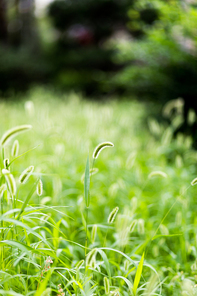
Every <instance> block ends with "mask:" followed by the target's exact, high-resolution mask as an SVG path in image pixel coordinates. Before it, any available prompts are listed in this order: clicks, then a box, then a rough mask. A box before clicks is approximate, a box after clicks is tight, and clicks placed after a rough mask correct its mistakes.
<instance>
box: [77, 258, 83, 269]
mask: <svg viewBox="0 0 197 296" xmlns="http://www.w3.org/2000/svg"><path fill="white" fill-rule="evenodd" d="M83 263H84V260H83V259H82V260H80V261H79V262H78V263H77V265H76V269H80V267H81V266H82V265H83Z"/></svg>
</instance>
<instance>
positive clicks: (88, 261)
mask: <svg viewBox="0 0 197 296" xmlns="http://www.w3.org/2000/svg"><path fill="white" fill-rule="evenodd" d="M96 254H97V249H93V250H91V251H90V252H89V253H88V255H87V257H86V264H87V266H90V267H92V266H94V265H95V261H96Z"/></svg>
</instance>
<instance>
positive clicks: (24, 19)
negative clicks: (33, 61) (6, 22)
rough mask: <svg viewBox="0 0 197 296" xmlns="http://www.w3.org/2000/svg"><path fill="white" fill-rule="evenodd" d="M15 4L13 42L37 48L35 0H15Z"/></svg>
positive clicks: (17, 44)
mask: <svg viewBox="0 0 197 296" xmlns="http://www.w3.org/2000/svg"><path fill="white" fill-rule="evenodd" d="M0 1H2V0H0ZM3 1H6V0H3ZM14 6H15V19H13V20H12V26H11V34H12V40H13V41H14V42H13V44H14V45H15V46H17V47H18V46H25V47H28V48H30V49H33V50H37V49H38V48H39V46H38V45H39V38H38V29H37V24H36V19H35V15H34V0H15V1H14Z"/></svg>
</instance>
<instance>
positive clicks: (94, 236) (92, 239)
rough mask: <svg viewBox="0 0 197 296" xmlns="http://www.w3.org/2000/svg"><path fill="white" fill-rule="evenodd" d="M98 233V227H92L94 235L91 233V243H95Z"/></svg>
mask: <svg viewBox="0 0 197 296" xmlns="http://www.w3.org/2000/svg"><path fill="white" fill-rule="evenodd" d="M96 233H97V225H94V226H93V227H92V233H91V241H92V243H94V241H95V238H96Z"/></svg>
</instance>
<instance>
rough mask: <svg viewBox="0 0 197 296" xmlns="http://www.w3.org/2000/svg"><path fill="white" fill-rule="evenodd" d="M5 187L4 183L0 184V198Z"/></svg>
mask: <svg viewBox="0 0 197 296" xmlns="http://www.w3.org/2000/svg"><path fill="white" fill-rule="evenodd" d="M6 188H7V186H6V184H3V185H1V187H0V198H2V196H3V194H4V191H5V190H6Z"/></svg>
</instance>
